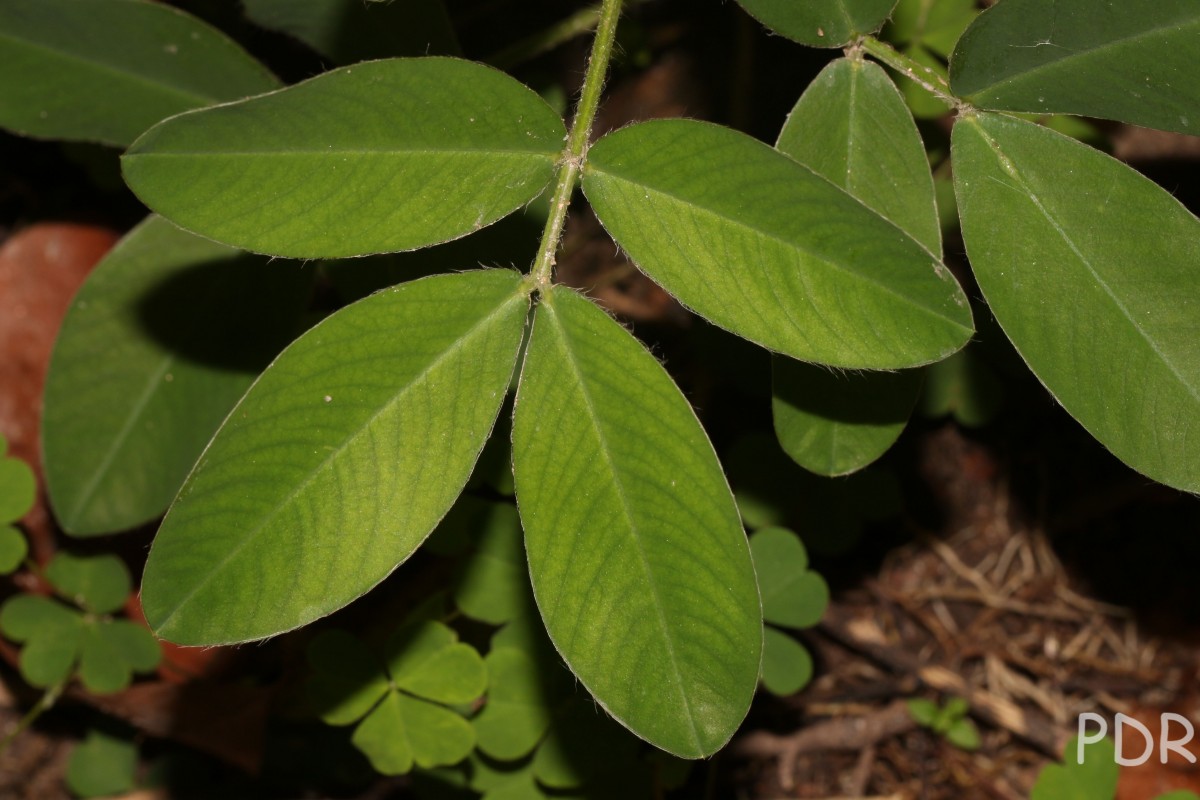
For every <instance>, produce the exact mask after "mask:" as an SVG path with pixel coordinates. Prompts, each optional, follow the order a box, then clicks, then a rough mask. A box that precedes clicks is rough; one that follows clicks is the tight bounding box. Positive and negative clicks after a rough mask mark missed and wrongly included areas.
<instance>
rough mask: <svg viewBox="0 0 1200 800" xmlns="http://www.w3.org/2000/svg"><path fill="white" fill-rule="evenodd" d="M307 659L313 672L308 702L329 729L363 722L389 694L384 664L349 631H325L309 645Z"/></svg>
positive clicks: (309, 684) (309, 685) (309, 683)
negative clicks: (329, 726) (332, 726)
mask: <svg viewBox="0 0 1200 800" xmlns="http://www.w3.org/2000/svg"><path fill="white" fill-rule="evenodd" d="M307 655H308V663H309V666H311V667H312V668H313V677H312V679H311V680H310V681H309V682H308V700H309V702H310V703H311V704H312V707H313V710H314V711H315V712H316V713H317V715H318V716H319V717H320V718H321V719H322V720H323V721H324V722H325V723H327V724H329V725H349V724H351V723H352V722H356V721H358V720H360V719H362V717H363V716H364V715H365V714H366V713H367V712H368V711H370V710H371V708H372V707H373V706H374V705H375V704H376V703H378V702H379V698H381V697H383V696H384V694H386V693H387V691H388V680H387V675H385V674H384V671H383V663H382V661H381V660H380V659H379V657H378V656H376V655H375V654H374V653H372V652H371V650H370V649H369V648H368V647H367V646H366V644H364V643H363V641H362V640H361V639H359V638H358V637H357V636H354V635H353V634H351V633H349V632H347V631H343V630H337V629H329V630H324V631H321V632H320V633H318V634H317V635H316V636H314V637H313V639H312V641H310V642H309V643H308V651H307Z"/></svg>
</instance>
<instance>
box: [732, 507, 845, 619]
mask: <svg viewBox="0 0 1200 800" xmlns="http://www.w3.org/2000/svg"><path fill="white" fill-rule="evenodd" d="M750 553H751V554H752V555H753V556H754V569H755V572H757V573H758V590H759V592H761V593H762V609H763V620H764V621H766V622H770V623H772V624H774V625H784V626H786V627H789V628H810V627H812V626H813V625H816V624H817V623H818V622H820V621H821V616H822V615H823V614H824V613H825V608H826V606H828V605H829V586H828V585H827V584H826V583H825V579H824V578H822V577H821V576H820V575H818V574H817V573H815V572H813V571H811V570H809V568H808V554H807V553H806V552H804V545H803V544H802V543H801V542H800V539H799V537H797V536H796V534H794V533H792V532H791V531H789V530H787V529H785V528H763V529H762V530H758V531H755V532H754V535H753V536H751V537H750Z"/></svg>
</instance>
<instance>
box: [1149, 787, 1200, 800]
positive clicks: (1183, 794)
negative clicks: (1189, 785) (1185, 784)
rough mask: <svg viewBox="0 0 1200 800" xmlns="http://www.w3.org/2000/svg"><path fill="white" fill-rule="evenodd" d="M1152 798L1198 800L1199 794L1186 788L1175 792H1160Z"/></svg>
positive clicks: (1161, 799)
mask: <svg viewBox="0 0 1200 800" xmlns="http://www.w3.org/2000/svg"><path fill="white" fill-rule="evenodd" d="M1154 800H1200V795H1197V794H1196V793H1195V792H1190V791H1188V790H1187V789H1180V790H1179V791H1177V792H1167V793H1166V794H1160V795H1159V796H1158V797H1156V798H1154Z"/></svg>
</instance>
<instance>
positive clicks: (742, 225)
mask: <svg viewBox="0 0 1200 800" xmlns="http://www.w3.org/2000/svg"><path fill="white" fill-rule="evenodd" d="M793 163H795V164H797V165H800V164H799V162H798V161H793ZM800 166H802V167H803V165H800ZM803 168H804V169H807V167H803ZM809 171H810V172H811V170H809ZM593 172H594V173H595V174H597V175H603V176H606V177H608V178H610V179H611V180H614V181H619V182H621V183H625V184H627V185H629V186H634V187H638V188H640V189H644V190H646V191H648V192H651V193H653V194H655V195H658V196H660V197H666V198H669V199H670V200H672V201H674V202H675V203H677V204H679V205H683V206H686V207H687V208H689V209H691V210H693V211H694V212H696V213H700V214H704V215H706V216H708V217H710V218H713V219H716V220H718V221H722V222H725V223H727V224H729V225H730V226H732V227H736V228H739V229H741V230H744V231H746V232H748V233H751V234H756V235H758V236H760V237H762V238H764V239H768V240H770V241H772V242H775V243H777V244H780V245H783V246H784V247H786V248H788V249H790V250H795V251H798V252H801V253H803V254H805V255H806V256H808V257H809V258H810V259H811V260H812V261H813V262H815V263H818V264H823V265H825V266H826V267H828V268H832V269H834V270H837V271H838V272H841V273H843V274H845V275H848V276H850V277H852V278H855V279H857V280H861V281H862V282H863V283H866V284H868V285H870V286H873V287H875V288H876V289H878V290H879V291H880V292H883V293H885V294H888V295H890V296H892V297H895V298H898V299H900V300H901V301H903V302H904V303H905V304H906V305H909V306H911V307H913V308H916V309H919V310H920V311H923V312H925V313H927V314H929V315H930V316H933V317H936V318H937V319H939V320H942V321H944V322H948V323H950V324H951V325H954V326H956V327H958V328H959V329H960V330H964V331H972V332H973V329H972V328H969V327H964V326H963V325H962V323H960V322H959V321H958V320H956V319H954V318H953V317H950V316H947V315H946V314H943V313H942V312H940V311H939V310H937V309H934V308H930V307H929V306H926V305H923V304H922V303H918V302H916V301H915V300H914V299H913V298H911V297H909V296H907V295H904V294H901V293H900V292H898V291H896V290H895V289H894V288H892V287H891V286H888V285H887V284H886V283H882V282H880V281H879V280H878V279H876V278H874V277H873V276H871V275H869V274H864V273H862V272H857V271H855V270H853V269H851V268H849V267H846V266H844V265H843V264H841V263H839V262H836V261H830V260H828V259H827V258H824V257H822V256H819V255H817V254H816V253H814V252H813V251H812V250H811V249H810V248H808V247H805V246H803V245H801V244H799V243H797V242H794V241H791V240H788V239H785V238H783V237H782V236H780V235H779V234H777V233H775V232H773V231H768V230H764V229H762V228H760V227H757V226H755V225H751V224H748V223H746V222H743V221H742V220H740V219H736V218H734V217H729V216H726V215H724V214H722V213H720V212H718V211H716V210H712V209H709V208H708V207H706V206H702V205H698V204H695V203H692V202H690V201H688V200H687V199H686V198H683V197H680V196H679V195H677V194H675V193H672V192H668V191H664V190H661V189H658V188H655V187H653V186H650V185H648V184H645V183H640V182H638V181H633V180H630V179H628V178H625V177H622V176H620V175H617V174H615V173H613V172H609V171H607V170H604V169H602V168H599V167H597V168H595V169H594V170H593ZM813 174H814V175H817V177H820V178H821V179H822V180H827V179H825V178H823V177H822V176H820V175H819V174H818V173H816V172H813ZM828 182H829V184H830V185H831V186H834V187H835V188H838V189H839V191H842V192H845V190H844V189H841V188H840V187H837V184H835V183H833V182H832V181H828ZM845 193H846V195H847V196H848V197H850V198H851V199H852V200H854V201H855V202H856V203H858V204H859V205H862V206H863V208H866V209H867V210H868V211H870V212H871V213H872V214H874V215H875V216H877V217H879V218H880V219H881V220H883V221H884V222H886V223H888V224H889V225H891V226H892V227H894V228H895V229H896V232H897V233H899V234H900V235H902V236H904V237H905V238H907V239H908V240H909V241H911V242H912V243H913V244H915V245H916V246H917V247H918V248H919V249H920V250H921V252H923V253H925V254H926V255H928V256H929V258H930V259H931V261H932V262H933V263H939V264H940V263H941V261H940V259H938V258H937V257H936V256H935V255H933V253H930V252H929V250H928V249H927V248H926V247H925V245H923V244H921V243H920V242H917V241H916V240H915V239H913V238H912V237H911V236H909V235H908V234H907V233H905V232H904V230H903V229H901V228H900V227H899V226H897V225H896V223H894V222H892V221H891V220H890V219H888V218H887V217H884V216H883V215H881V214H879V212H877V211H875V210H874V209H872V208H870V207H868V206H867V205H866V204H864V203H863V202H862V201H861V200H859V199H858V198H856V197H854V196H853V195H851V194H850V193H849V192H845ZM933 277H934V278H935V280H937V281H938V285H940V286H944V287H947V288H953V287H952V286H951V285H950V283H949V282H948V281H944V280H942V279H940V278H938V276H937V273H936V271H934V276H933ZM781 305H786V304H782V303H781Z"/></svg>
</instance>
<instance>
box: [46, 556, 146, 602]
mask: <svg viewBox="0 0 1200 800" xmlns="http://www.w3.org/2000/svg"><path fill="white" fill-rule="evenodd" d="M46 579H47V580H49V581H50V583H52V584H54V588H55V589H57V590H58V592H59V594H61V595H62V596H63V597H66V598H68V599H69V600H71V602H73V603H75V604H76V605H78V606H80V607H81V608H84V609H87V610H88V611H91V612H92V613H94V614H111V613H112V612H114V611H116V610H117V609H119V608H120V607H121V606H123V605H125V601H126V600H127V599H129V593H130V592H131V591H132V590H133V586H132V582H131V580H130V578H129V568H128V567H126V566H125V562H123V561H121V559H119V558H117V557H116V556H113V555H100V556H76V555H72V554H71V553H67V552H62V551H60V552H59V553H58V554H57V555H56V556H55V557H54V560H53V561H51V562H50V565H49V566H48V567H46Z"/></svg>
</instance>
